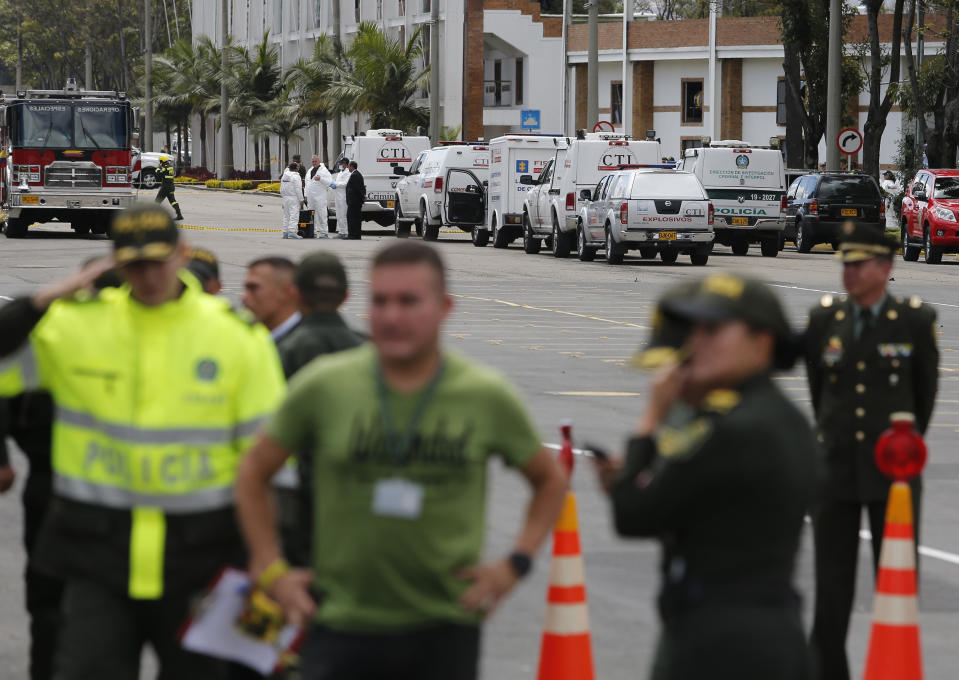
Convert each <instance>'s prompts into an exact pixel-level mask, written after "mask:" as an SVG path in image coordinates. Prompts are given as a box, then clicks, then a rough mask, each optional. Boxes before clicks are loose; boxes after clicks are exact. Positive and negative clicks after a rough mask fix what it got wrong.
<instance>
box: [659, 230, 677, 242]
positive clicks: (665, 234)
mask: <svg viewBox="0 0 959 680" xmlns="http://www.w3.org/2000/svg"><path fill="white" fill-rule="evenodd" d="M659 240H660V241H675V240H676V232H675V231H661V232H659Z"/></svg>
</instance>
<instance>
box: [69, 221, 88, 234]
mask: <svg viewBox="0 0 959 680" xmlns="http://www.w3.org/2000/svg"><path fill="white" fill-rule="evenodd" d="M70 227H71V228H72V229H73V231H75V232H76V233H78V234H82V235H86V234H89V233H90V224H89V223H88V222H80V223H78V224H71V225H70Z"/></svg>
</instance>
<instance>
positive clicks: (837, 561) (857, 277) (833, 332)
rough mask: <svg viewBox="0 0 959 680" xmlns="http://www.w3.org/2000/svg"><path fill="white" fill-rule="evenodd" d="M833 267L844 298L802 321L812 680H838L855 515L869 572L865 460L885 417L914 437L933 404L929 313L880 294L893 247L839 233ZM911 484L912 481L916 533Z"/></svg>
mask: <svg viewBox="0 0 959 680" xmlns="http://www.w3.org/2000/svg"><path fill="white" fill-rule="evenodd" d="M840 238H841V240H840V247H839V248H840V250H839V254H838V256H839V258H840V259H841V260H842V263H843V287H844V288H845V289H846V292H847V293H848V295H842V296H833V295H825V296H823V298H822V300H821V301H820V303H819V305H818V306H816V307H814V308H813V309H812V310H811V311H810V313H809V327H808V329H807V331H806V338H805V354H806V368H807V372H808V375H809V389H810V392H811V394H812V404H813V410H814V411H815V414H816V422H817V424H818V426H819V432H820V435H819V438H820V441H821V442H822V443H823V449H824V451H825V465H824V478H823V479H824V483H823V488H822V489H821V491H820V494H819V501H818V503H817V507H816V508H815V510H814V512H813V528H814V532H815V544H816V614H815V619H814V623H813V630H812V640H811V646H812V649H813V656H814V662H815V663H816V665H817V666H818V671H819V677H820V678H822V679H823V680H834V679H838V680H846V679H847V678H849V663H848V661H847V659H846V633H847V631H848V629H849V613H850V610H851V608H852V602H853V594H854V590H855V584H856V562H857V552H858V548H859V529H860V523H861V521H862V511H863V508H865V510H866V513H867V514H868V517H869V526H870V529H871V530H872V535H873V537H874V540H873V541H872V556H873V568H874V569H875V570H878V565H879V550H880V546H881V537H882V535H883V529H884V515H885V508H886V500H887V497H888V495H889V485H890V480H889V479H888V478H887V477H885V476H883V475H882V473H881V472H879V469H878V468H877V467H876V463H875V459H874V457H873V452H874V449H875V445H876V440H877V439H878V437H879V435H880V434H881V433H882V432H883V431H884V430H886V429H887V428H888V427H889V416H890V414H892V413H895V412H897V411H907V412H909V413H913V414H915V416H916V428H917V429H918V430H919V432H921V433H924V432H925V431H926V428H927V427H928V425H929V420H930V418H931V417H932V409H933V405H934V403H935V399H936V383H937V379H938V365H939V350H938V349H937V347H936V338H935V332H936V328H935V321H936V313H935V311H934V310H933V309H932V308H931V307H930V306H929V305H926V304H923V302H922V301H921V300H920V299H919V298H918V297H911V298H905V297H897V296H895V295H891V294H890V293H889V292H888V291H887V290H886V285H887V282H888V280H889V276H890V274H891V272H892V258H893V255H894V254H895V252H896V250H897V248H898V244H897V243H896V241H895V240H893V239H889V238H887V237H886V236H885V235H884V234H882V233H881V232H879V231H876V230H875V229H872V228H870V227H867V226H866V225H853V224H852V223H847V224H846V225H844V226H843V228H842V233H841V237H840ZM920 493H921V481H920V480H919V479H916V480H915V481H914V482H913V493H912V498H913V503H914V506H915V507H914V516H915V518H916V529H917V531H918V528H919V499H920Z"/></svg>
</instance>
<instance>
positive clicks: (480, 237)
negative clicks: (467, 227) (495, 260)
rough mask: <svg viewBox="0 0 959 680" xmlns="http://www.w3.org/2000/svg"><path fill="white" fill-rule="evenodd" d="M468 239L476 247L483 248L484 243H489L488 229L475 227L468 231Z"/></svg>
mask: <svg viewBox="0 0 959 680" xmlns="http://www.w3.org/2000/svg"><path fill="white" fill-rule="evenodd" d="M470 240H471V241H472V242H473V245H474V246H476V247H477V248H485V247H486V244H487V243H489V230H488V229H480V228H479V227H476V228H475V229H473V231H471V232H470Z"/></svg>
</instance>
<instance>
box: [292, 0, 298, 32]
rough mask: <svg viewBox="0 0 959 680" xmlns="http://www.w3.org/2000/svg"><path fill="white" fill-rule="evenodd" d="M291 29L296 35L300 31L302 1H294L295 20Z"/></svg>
mask: <svg viewBox="0 0 959 680" xmlns="http://www.w3.org/2000/svg"><path fill="white" fill-rule="evenodd" d="M290 28H291V30H292V31H293V32H294V33H299V31H300V0H293V20H292V23H291V24H290Z"/></svg>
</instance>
